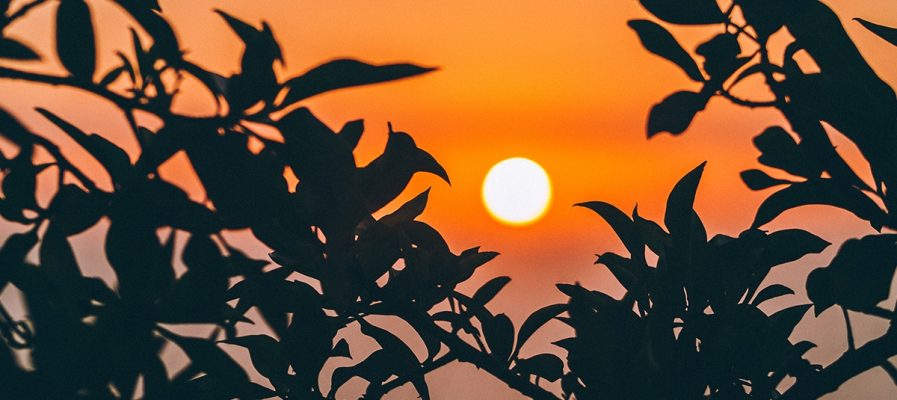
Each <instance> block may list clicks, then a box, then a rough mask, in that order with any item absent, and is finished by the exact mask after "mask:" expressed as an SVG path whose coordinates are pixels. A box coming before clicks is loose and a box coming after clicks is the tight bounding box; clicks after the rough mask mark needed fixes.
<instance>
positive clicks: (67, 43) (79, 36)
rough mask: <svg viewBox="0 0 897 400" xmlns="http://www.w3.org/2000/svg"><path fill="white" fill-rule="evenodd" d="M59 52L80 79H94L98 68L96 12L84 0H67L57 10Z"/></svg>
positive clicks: (65, 64)
mask: <svg viewBox="0 0 897 400" xmlns="http://www.w3.org/2000/svg"><path fill="white" fill-rule="evenodd" d="M56 53H57V54H58V55H59V60H60V61H61V62H62V65H63V66H64V67H65V69H66V70H68V71H69V73H71V74H72V76H73V77H74V78H76V79H80V80H84V81H92V80H93V74H94V72H95V70H96V57H97V56H96V43H95V38H94V29H93V16H92V15H91V13H90V8H89V7H88V6H87V3H85V2H84V0H64V1H62V2H60V3H59V9H58V10H57V12H56Z"/></svg>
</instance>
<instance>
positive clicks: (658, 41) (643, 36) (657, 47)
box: [629, 19, 704, 82]
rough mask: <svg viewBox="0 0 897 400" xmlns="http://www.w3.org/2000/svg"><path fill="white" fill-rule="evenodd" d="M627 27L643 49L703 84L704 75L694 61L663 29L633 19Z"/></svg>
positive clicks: (651, 23)
mask: <svg viewBox="0 0 897 400" xmlns="http://www.w3.org/2000/svg"><path fill="white" fill-rule="evenodd" d="M629 27H630V28H632V29H633V30H635V32H636V33H637V34H638V36H639V40H641V42H642V46H645V49H647V50H648V51H650V52H651V53H654V54H656V55H658V56H661V57H663V58H666V59H667V60H670V61H672V62H673V63H674V64H676V65H678V66H679V68H682V70H683V71H684V72H685V74H686V75H688V77H689V78H691V79H692V80H693V81H695V82H703V81H704V75H702V74H701V70H699V69H698V65H697V64H696V63H695V60H694V59H693V58H691V55H689V54H688V53H687V52H686V51H685V49H683V48H682V46H680V45H679V42H677V41H676V38H674V37H673V35H672V34H670V32H669V31H667V30H666V29H664V27H662V26H660V25H658V24H656V23H654V22H652V21H648V20H643V19H634V20H631V21H629Z"/></svg>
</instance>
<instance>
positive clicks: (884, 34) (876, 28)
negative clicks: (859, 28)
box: [853, 18, 897, 46]
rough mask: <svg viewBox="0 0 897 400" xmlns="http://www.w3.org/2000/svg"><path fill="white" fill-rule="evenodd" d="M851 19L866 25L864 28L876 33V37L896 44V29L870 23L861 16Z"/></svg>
mask: <svg viewBox="0 0 897 400" xmlns="http://www.w3.org/2000/svg"><path fill="white" fill-rule="evenodd" d="M853 20H854V21H858V22H859V23H860V24H862V25H863V26H864V27H866V29H868V30H870V31H871V32H872V33H874V34H876V35H878V37H880V38H882V39H884V40H886V41H887V42H888V43H890V44H892V45H894V46H897V29H895V28H891V27H888V26H884V25H879V24H876V23H872V22H869V21H866V20H864V19H862V18H854V19H853Z"/></svg>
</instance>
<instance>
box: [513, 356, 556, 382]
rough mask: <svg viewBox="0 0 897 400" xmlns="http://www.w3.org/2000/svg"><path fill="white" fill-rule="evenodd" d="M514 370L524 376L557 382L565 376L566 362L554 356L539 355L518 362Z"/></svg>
mask: <svg viewBox="0 0 897 400" xmlns="http://www.w3.org/2000/svg"><path fill="white" fill-rule="evenodd" d="M514 370H516V371H517V372H519V373H521V374H524V375H535V376H538V377H541V378H544V379H546V380H548V381H549V382H554V381H557V380H558V379H560V378H561V376H562V375H563V374H564V362H563V361H561V359H560V358H558V356H556V355H554V354H547V353H543V354H538V355H535V356H532V357H530V358H521V359H520V360H518V361H517V365H516V366H515V367H514Z"/></svg>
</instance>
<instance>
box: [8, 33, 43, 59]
mask: <svg viewBox="0 0 897 400" xmlns="http://www.w3.org/2000/svg"><path fill="white" fill-rule="evenodd" d="M0 58H8V59H11V60H20V61H37V60H40V56H39V55H38V54H37V53H35V52H34V50H31V48H30V47H28V46H25V45H24V44H22V43H21V42H19V41H16V40H13V39H10V38H0Z"/></svg>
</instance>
